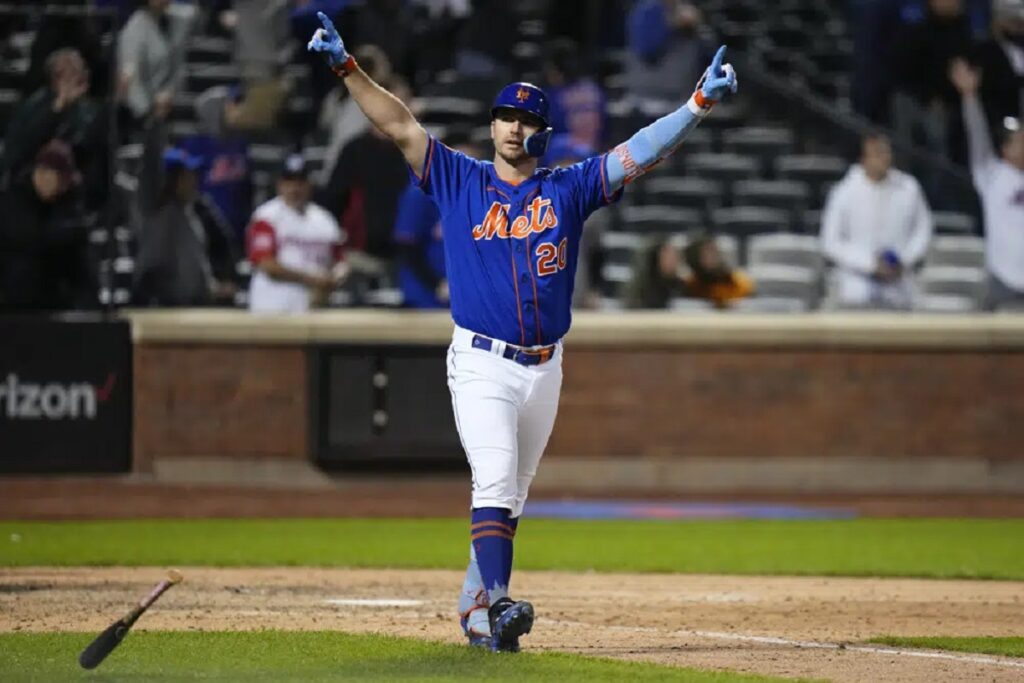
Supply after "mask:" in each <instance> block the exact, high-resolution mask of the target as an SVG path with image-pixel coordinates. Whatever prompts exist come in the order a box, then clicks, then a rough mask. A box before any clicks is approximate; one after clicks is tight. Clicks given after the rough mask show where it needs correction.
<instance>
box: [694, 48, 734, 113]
mask: <svg viewBox="0 0 1024 683" xmlns="http://www.w3.org/2000/svg"><path fill="white" fill-rule="evenodd" d="M724 58H725V45H723V46H721V47H720V48H718V52H716V53H715V58H714V59H712V60H711V66H709V67H708V68H707V71H705V72H704V75H703V76H702V77H701V79H700V83H698V84H697V89H698V90H700V92H701V94H702V95H703V96H704V97H705V98H706V99H709V100H711V101H713V102H717V101H718V100H721V99H722V98H723V97H725V96H726V95H728V94H729V93H734V92H736V89H737V88H738V87H739V83H738V81H737V80H736V71H735V70H733V68H732V64H722V60H723V59H724Z"/></svg>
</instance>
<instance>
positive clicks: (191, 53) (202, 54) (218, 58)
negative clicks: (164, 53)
mask: <svg viewBox="0 0 1024 683" xmlns="http://www.w3.org/2000/svg"><path fill="white" fill-rule="evenodd" d="M232 53H233V46H232V42H231V40H230V39H229V38H220V37H217V36H196V37H194V38H192V39H191V40H190V41H189V43H188V52H187V60H188V61H189V62H191V63H200V62H206V63H208V64H228V63H230V62H231V57H232Z"/></svg>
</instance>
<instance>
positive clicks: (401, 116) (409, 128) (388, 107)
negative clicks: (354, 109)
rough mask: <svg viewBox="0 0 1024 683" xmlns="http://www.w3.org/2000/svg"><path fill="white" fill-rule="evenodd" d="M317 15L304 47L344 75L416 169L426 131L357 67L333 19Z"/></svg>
mask: <svg viewBox="0 0 1024 683" xmlns="http://www.w3.org/2000/svg"><path fill="white" fill-rule="evenodd" d="M317 16H319V17H320V22H321V23H322V24H323V28H319V29H317V30H316V33H314V34H313V38H312V40H310V41H309V45H308V46H307V49H308V50H309V51H310V52H319V53H321V54H323V55H324V57H325V58H326V59H327V64H328V65H329V66H330V67H331V70H332V71H334V73H336V74H337V75H338V76H340V77H341V78H343V79H345V87H347V88H348V91H349V93H350V94H351V95H352V98H353V99H354V100H355V101H356V104H358V105H359V108H360V109H362V110H363V113H364V114H366V118H368V119H370V122H371V123H373V125H375V126H376V127H377V129H378V130H379V131H380V132H382V133H384V135H386V136H388V137H389V138H391V139H392V140H393V141H394V143H395V144H396V145H398V149H400V150H401V151H402V155H403V156H404V157H405V160H406V162H407V163H408V164H409V165H410V166H411V167H412V168H413V170H415V171H416V172H419V170H420V169H421V168H423V162H424V160H425V158H426V155H427V143H428V139H427V132H426V131H425V130H423V126H421V125H420V124H419V122H418V121H417V120H416V118H415V117H414V116H413V115H412V112H410V111H409V108H408V107H406V106H405V104H403V103H402V101H401V100H400V99H398V98H397V97H395V96H394V95H392V94H391V93H389V92H388V91H387V90H385V89H384V88H382V87H380V86H379V85H377V83H375V82H374V80H373V79H372V78H370V77H369V76H367V75H366V72H364V71H363V70H362V69H360V68H359V65H358V64H356V60H355V58H354V57H352V55H350V54H349V53H348V52H347V51H346V50H345V44H344V43H342V41H341V36H339V35H338V31H337V30H336V29H335V28H334V22H332V21H331V20H330V18H329V17H328V16H327V15H326V14H324V13H323V12H317Z"/></svg>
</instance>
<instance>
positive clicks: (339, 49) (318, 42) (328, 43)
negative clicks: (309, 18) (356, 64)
mask: <svg viewBox="0 0 1024 683" xmlns="http://www.w3.org/2000/svg"><path fill="white" fill-rule="evenodd" d="M316 15H317V16H318V17H320V23H321V24H323V25H324V27H323V28H318V29H317V30H316V33H314V34H313V38H312V39H311V40H310V41H309V44H308V45H306V49H307V50H309V51H310V52H319V53H321V54H323V55H324V57H326V59H327V64H328V65H329V66H330V67H331V68H332V69H333V68H335V67H342V66H344V65H345V62H347V61H348V52H346V51H345V43H343V42H341V36H339V35H338V31H337V29H335V28H334V22H333V21H331V18H330V17H328V16H327V15H326V14H324V13H323V12H317V13H316Z"/></svg>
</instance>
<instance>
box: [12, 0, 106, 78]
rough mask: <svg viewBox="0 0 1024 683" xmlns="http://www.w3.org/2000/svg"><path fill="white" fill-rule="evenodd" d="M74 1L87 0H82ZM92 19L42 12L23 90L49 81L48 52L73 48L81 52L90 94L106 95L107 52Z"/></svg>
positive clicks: (85, 16) (79, 15) (81, 3)
mask: <svg viewBox="0 0 1024 683" xmlns="http://www.w3.org/2000/svg"><path fill="white" fill-rule="evenodd" d="M46 4H50V3H46ZM77 4H79V5H87V4H88V3H87V2H84V0H82V1H81V2H79V3H77ZM96 22H97V18H96V17H93V16H89V15H82V14H64V13H63V12H44V13H42V15H41V16H40V17H39V28H38V29H37V30H36V36H35V40H33V41H32V49H31V51H30V54H29V67H28V73H27V74H26V79H25V92H26V93H31V92H34V91H35V90H37V89H39V88H42V87H45V86H46V85H47V84H48V83H49V82H50V69H49V64H48V60H49V58H50V55H52V54H53V53H54V52H56V51H57V50H64V49H73V50H75V51H76V52H78V54H79V55H81V58H82V59H83V60H84V61H85V66H86V68H87V69H88V71H89V73H90V77H91V78H90V84H91V90H90V92H91V94H92V95H93V96H94V97H97V98H102V97H104V96H105V95H107V94H108V93H109V88H110V61H109V59H110V55H109V54H107V53H106V51H105V50H104V48H103V44H102V41H101V39H100V34H101V31H100V29H99V27H98V26H97V24H96ZM119 26H120V23H118V24H117V25H116V26H111V25H109V23H106V22H105V23H104V25H103V28H104V30H115V29H116V28H117V27H119Z"/></svg>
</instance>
